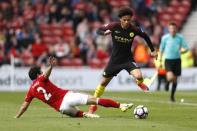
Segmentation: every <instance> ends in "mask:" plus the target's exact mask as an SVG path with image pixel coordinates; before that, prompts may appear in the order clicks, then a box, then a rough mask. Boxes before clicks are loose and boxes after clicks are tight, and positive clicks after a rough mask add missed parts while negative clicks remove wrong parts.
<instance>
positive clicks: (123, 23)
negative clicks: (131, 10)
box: [120, 15, 132, 29]
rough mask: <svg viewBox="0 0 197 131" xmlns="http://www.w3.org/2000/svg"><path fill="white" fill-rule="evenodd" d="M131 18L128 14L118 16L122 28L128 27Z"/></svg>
mask: <svg viewBox="0 0 197 131" xmlns="http://www.w3.org/2000/svg"><path fill="white" fill-rule="evenodd" d="M131 18H132V17H131V16H130V15H125V16H122V17H121V18H120V23H121V26H122V28H124V29H126V28H128V27H129V25H130V23H131Z"/></svg>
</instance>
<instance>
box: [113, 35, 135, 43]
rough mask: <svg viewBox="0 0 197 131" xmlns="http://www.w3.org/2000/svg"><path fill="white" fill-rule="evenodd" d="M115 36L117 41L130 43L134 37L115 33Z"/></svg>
mask: <svg viewBox="0 0 197 131" xmlns="http://www.w3.org/2000/svg"><path fill="white" fill-rule="evenodd" d="M114 38H115V40H116V41H118V42H121V43H130V42H131V41H132V39H128V38H125V37H121V36H117V35H115V36H114Z"/></svg>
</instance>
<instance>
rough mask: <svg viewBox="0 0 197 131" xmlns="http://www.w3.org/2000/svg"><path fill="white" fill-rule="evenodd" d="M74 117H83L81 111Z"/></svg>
mask: <svg viewBox="0 0 197 131" xmlns="http://www.w3.org/2000/svg"><path fill="white" fill-rule="evenodd" d="M75 117H83V111H78V112H77V114H76V116H75Z"/></svg>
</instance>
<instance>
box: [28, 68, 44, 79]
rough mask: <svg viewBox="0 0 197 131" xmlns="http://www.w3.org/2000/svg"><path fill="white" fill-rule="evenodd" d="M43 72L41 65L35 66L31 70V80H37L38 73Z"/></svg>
mask: <svg viewBox="0 0 197 131" xmlns="http://www.w3.org/2000/svg"><path fill="white" fill-rule="evenodd" d="M38 74H41V68H40V67H39V66H33V67H31V68H30V70H29V78H30V79H31V80H35V79H36V78H37V75H38Z"/></svg>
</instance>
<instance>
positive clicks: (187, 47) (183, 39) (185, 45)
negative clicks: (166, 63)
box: [181, 36, 189, 50]
mask: <svg viewBox="0 0 197 131" xmlns="http://www.w3.org/2000/svg"><path fill="white" fill-rule="evenodd" d="M181 41H182V42H181V43H182V47H183V48H184V49H187V50H188V49H189V46H188V44H187V42H186V41H185V38H184V37H183V36H182V37H181Z"/></svg>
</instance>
